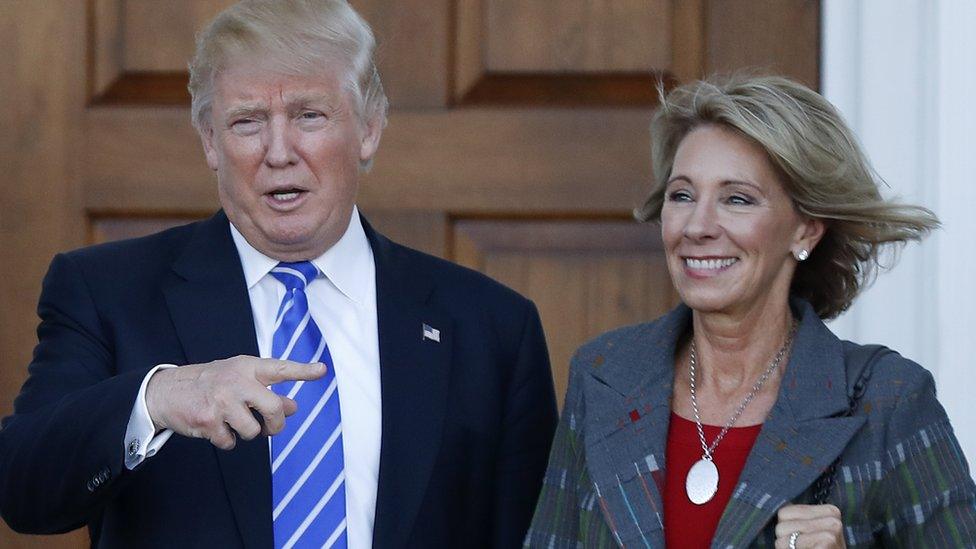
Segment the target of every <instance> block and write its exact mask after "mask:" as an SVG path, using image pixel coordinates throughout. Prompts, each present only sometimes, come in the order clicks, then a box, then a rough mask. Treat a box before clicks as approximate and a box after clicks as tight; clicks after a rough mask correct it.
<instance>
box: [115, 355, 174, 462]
mask: <svg viewBox="0 0 976 549" xmlns="http://www.w3.org/2000/svg"><path fill="white" fill-rule="evenodd" d="M176 367H177V366H176V365H175V364H160V365H159V366H156V367H155V368H153V369H152V370H149V373H148V374H146V377H145V378H143V380H142V385H140V386H139V394H138V395H136V402H135V404H133V406H132V413H131V414H129V424H128V425H127V426H126V428H125V438H124V439H123V440H122V448H123V452H125V467H126V468H127V469H129V470H132V469H135V468H136V467H137V466H138V465H139V464H140V463H142V462H143V460H145V459H146V458H149V457H153V456H154V455H156V452H158V451H159V449H160V448H162V447H163V444H166V441H167V440H169V437H170V436H172V435H173V430H172V429H166V430H164V431H162V432H161V433H159V434H156V426H155V425H153V420H152V417H150V415H149V407H148V406H146V387H147V386H148V385H149V379H150V378H151V377H152V376H153V374H155V373H156V372H158V371H159V370H164V369H169V368H176Z"/></svg>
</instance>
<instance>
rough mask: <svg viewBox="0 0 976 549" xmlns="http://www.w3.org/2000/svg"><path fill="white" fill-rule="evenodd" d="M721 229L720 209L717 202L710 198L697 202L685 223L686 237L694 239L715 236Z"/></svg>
mask: <svg viewBox="0 0 976 549" xmlns="http://www.w3.org/2000/svg"><path fill="white" fill-rule="evenodd" d="M719 231H720V229H719V222H718V210H717V208H716V206H715V204H714V203H712V201H709V200H699V201H698V202H696V203H695V205H694V208H693V209H692V211H691V215H690V216H689V217H688V220H687V223H685V229H684V235H685V237H687V238H690V239H692V240H702V239H708V238H715V237H717V236H718V233H719Z"/></svg>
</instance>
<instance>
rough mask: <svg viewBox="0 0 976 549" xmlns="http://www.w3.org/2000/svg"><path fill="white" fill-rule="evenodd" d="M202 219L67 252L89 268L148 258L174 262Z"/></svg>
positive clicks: (127, 263) (154, 260) (147, 260)
mask: <svg viewBox="0 0 976 549" xmlns="http://www.w3.org/2000/svg"><path fill="white" fill-rule="evenodd" d="M199 223H200V222H199V221H198V222H192V223H188V224H186V225H181V226H178V227H173V228H170V229H166V230H163V231H160V232H157V233H153V234H150V235H147V236H140V237H136V238H127V239H123V240H116V241H112V242H105V243H101V244H95V245H92V246H86V247H84V248H78V249H75V250H71V251H69V252H66V253H65V254H64V255H65V256H66V257H67V258H69V259H70V260H72V261H73V262H76V263H79V264H81V265H83V266H84V267H86V268H97V269H100V268H111V267H114V266H116V265H141V264H144V263H146V262H159V261H164V262H167V263H171V262H172V259H173V256H174V254H175V253H176V252H177V251H178V250H179V249H181V247H182V245H183V244H184V243H185V242H186V241H187V240H188V239H189V237H190V236H191V235H192V234H193V232H194V230H195V228H196V226H197V225H199Z"/></svg>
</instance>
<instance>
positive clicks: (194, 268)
mask: <svg viewBox="0 0 976 549" xmlns="http://www.w3.org/2000/svg"><path fill="white" fill-rule="evenodd" d="M173 272H174V276H173V277H172V279H171V281H170V283H169V284H168V285H167V286H166V287H165V288H164V290H163V291H164V293H165V295H166V302H167V305H168V306H169V312H170V316H171V318H172V320H173V325H174V326H175V327H176V333H177V335H178V336H179V339H180V343H181V344H182V345H183V351H184V354H185V355H186V360H187V363H188V364H199V363H205V362H210V361H213V360H218V359H223V358H229V357H232V356H236V355H242V354H244V355H252V356H257V355H258V345H257V340H256V339H255V336H254V320H253V317H252V314H251V303H250V299H249V298H248V293H247V285H246V283H245V282H244V271H243V269H242V268H241V260H240V257H239V256H238V254H237V248H236V247H235V246H234V242H233V240H232V238H231V233H230V227H229V221H228V220H227V216H226V215H225V214H224V212H223V211H219V212H217V213H216V214H215V215H214V216H213V217H211V218H210V219H207V220H205V221H202V222H200V223H198V224H197V226H196V230H195V231H194V233H193V235H192V236H191V237H190V240H189V241H188V242H187V244H186V246H185V247H184V249H183V252H182V253H181V254H180V256H179V257H178V258H177V259H176V261H175V262H174V263H173ZM213 451H214V452H215V454H216V456H217V462H218V464H219V466H220V471H221V474H222V476H223V480H224V486H225V488H226V490H227V495H228V499H229V500H230V504H231V508H232V509H233V512H234V516H235V518H236V519H237V525H238V528H239V530H240V533H241V539H243V540H244V544H245V546H246V547H249V548H254V549H257V548H263V547H270V546H271V545H272V544H273V543H274V533H273V528H272V522H271V470H270V467H269V465H268V463H269V461H268V459H269V458H268V442H267V439H265V438H264V437H259V438H256V439H254V440H250V441H238V444H237V447H235V448H234V449H233V450H231V451H229V452H228V451H223V450H219V449H217V448H213Z"/></svg>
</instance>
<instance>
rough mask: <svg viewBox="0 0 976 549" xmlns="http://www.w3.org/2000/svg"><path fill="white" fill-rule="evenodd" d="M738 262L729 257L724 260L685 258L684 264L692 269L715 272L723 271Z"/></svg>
mask: <svg viewBox="0 0 976 549" xmlns="http://www.w3.org/2000/svg"><path fill="white" fill-rule="evenodd" d="M736 261H738V259H737V258H734V257H729V258H726V259H691V258H686V259H685V264H686V265H688V267H690V268H692V269H702V270H716V269H724V268H725V267H728V266H729V265H731V264H733V263H735V262H736Z"/></svg>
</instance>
